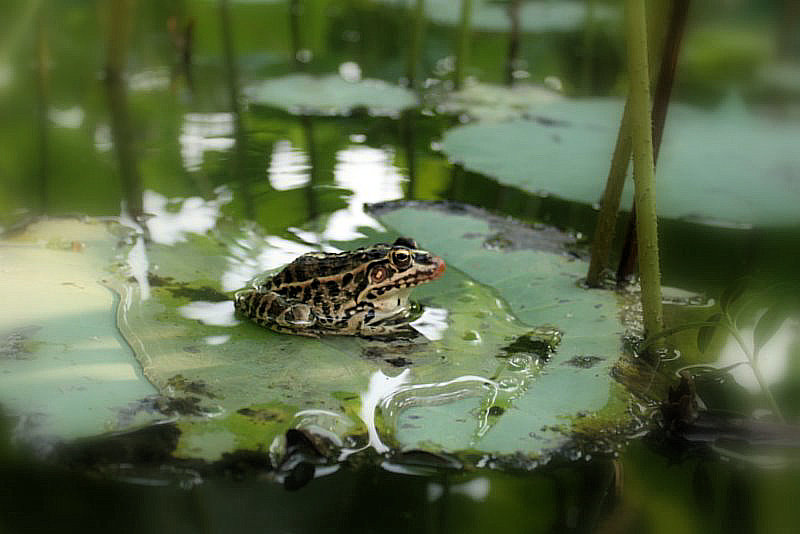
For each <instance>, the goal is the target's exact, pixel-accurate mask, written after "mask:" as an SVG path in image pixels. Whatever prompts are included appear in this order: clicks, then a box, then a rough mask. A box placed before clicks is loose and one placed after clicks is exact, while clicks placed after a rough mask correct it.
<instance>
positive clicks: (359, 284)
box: [234, 237, 445, 337]
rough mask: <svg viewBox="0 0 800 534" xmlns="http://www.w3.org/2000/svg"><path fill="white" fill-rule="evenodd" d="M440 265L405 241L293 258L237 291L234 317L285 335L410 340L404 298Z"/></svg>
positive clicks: (437, 273)
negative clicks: (401, 337) (397, 335)
mask: <svg viewBox="0 0 800 534" xmlns="http://www.w3.org/2000/svg"><path fill="white" fill-rule="evenodd" d="M444 269H445V264H444V261H443V260H442V259H441V258H439V257H438V256H433V255H431V254H430V253H429V252H426V251H424V250H420V249H418V248H417V244H416V242H415V241H414V240H413V239H411V238H408V237H401V238H398V239H397V240H396V241H395V242H394V243H393V244H391V245H388V244H386V243H378V244H376V245H373V246H371V247H366V248H359V249H357V250H352V251H347V252H340V253H314V252H312V253H309V254H304V255H303V256H300V257H299V258H297V259H296V260H294V261H293V262H292V263H290V264H289V265H287V266H286V267H285V268H284V269H283V270H282V271H281V272H279V273H278V274H276V275H274V276H271V277H267V278H261V279H258V278H257V279H256V280H255V281H254V282H253V284H252V286H251V287H249V288H246V289H242V290H240V291H238V292H237V293H236V295H235V297H234V304H235V307H236V309H237V310H238V311H239V312H240V313H241V314H243V315H245V316H247V317H249V318H250V319H252V320H253V321H255V322H256V323H258V324H260V325H262V326H266V327H268V328H271V329H273V330H276V331H278V332H286V333H292V334H300V335H304V336H312V337H317V336H320V335H323V334H338V335H361V336H384V335H390V334H395V333H400V332H409V331H410V327H409V325H408V320H407V319H408V317H409V302H408V297H409V294H410V293H411V290H412V289H413V288H414V287H416V286H418V285H420V284H423V283H425V282H430V281H431V280H433V279H435V278H437V277H439V276H440V275H441V274H442V272H444Z"/></svg>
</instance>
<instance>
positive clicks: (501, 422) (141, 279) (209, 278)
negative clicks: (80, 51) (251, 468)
mask: <svg viewBox="0 0 800 534" xmlns="http://www.w3.org/2000/svg"><path fill="white" fill-rule="evenodd" d="M379 216H380V218H381V220H382V221H383V222H384V223H385V224H387V225H389V226H391V227H393V228H395V229H396V230H398V232H401V233H403V234H406V235H416V236H417V237H419V238H420V242H421V245H422V246H424V247H426V248H428V249H430V250H432V251H434V252H436V253H437V254H440V255H442V256H443V257H444V258H445V259H446V261H447V262H448V264H449V269H448V271H447V273H446V274H445V276H443V277H442V278H441V279H439V280H436V281H435V282H434V283H431V284H428V285H425V286H423V287H420V288H418V289H417V290H415V293H414V295H415V298H416V299H417V300H418V301H419V303H420V305H421V307H422V308H421V310H422V315H421V317H420V318H419V319H418V320H417V321H415V322H414V323H413V324H414V326H415V328H417V329H418V330H419V331H420V332H423V333H424V334H425V337H419V338H417V339H414V340H406V341H396V342H391V343H389V342H387V341H385V340H367V339H362V338H356V337H346V336H345V337H341V336H332V337H323V338H321V339H311V338H305V337H300V336H292V335H285V334H277V333H275V332H272V331H269V330H266V329H264V328H261V327H259V326H257V325H255V324H254V323H252V322H250V321H247V320H242V319H241V318H238V317H236V316H235V315H234V313H233V306H232V303H231V300H230V292H231V290H233V289H236V288H238V287H240V286H241V285H244V280H245V279H246V278H248V277H249V276H251V275H252V274H253V273H254V272H258V271H260V270H262V269H264V268H267V267H270V266H273V267H274V266H279V265H282V264H283V263H285V262H286V261H287V259H288V258H289V257H290V256H293V255H297V254H299V253H301V252H302V251H303V250H302V248H301V247H299V245H297V244H292V243H289V242H288V241H286V240H278V239H275V238H272V237H269V236H262V235H260V234H258V232H256V231H255V230H253V229H248V228H244V229H238V228H226V227H222V228H221V227H217V228H216V229H215V230H214V232H213V233H207V234H198V233H192V232H186V233H183V234H181V236H180V238H179V239H171V240H169V244H159V243H158V242H156V241H151V242H150V243H149V244H148V246H147V247H145V246H144V240H143V239H141V238H140V237H136V236H132V235H131V234H130V232H129V231H126V230H125V229H123V228H121V227H119V226H116V225H114V224H112V223H106V224H98V223H93V222H87V223H79V222H74V224H75V225H77V226H76V227H75V228H73V227H71V226H69V225H63V226H60V225H56V226H55V227H54V228H55V230H54V232H53V234H52V236H53V237H52V239H50V242H51V244H52V245H51V246H53V247H55V250H56V251H55V252H53V253H54V254H57V255H58V258H55V257H53V258H50V257H49V256H46V257H45V256H40V255H38V252H37V255H35V257H34V258H33V260H34V261H35V262H36V263H34V264H37V265H45V266H51V265H55V264H64V262H66V261H67V260H68V259H69V258H70V257H71V256H69V255H74V256H75V257H77V258H85V261H84V263H85V265H84V263H82V264H81V267H80V269H79V271H80V272H82V273H83V274H82V275H81V276H80V277H70V278H69V280H68V281H69V282H71V283H77V284H79V285H81V286H87V285H90V282H91V284H94V285H97V279H98V278H103V279H105V280H107V281H108V283H110V284H112V285H114V287H115V288H116V289H117V291H118V292H119V294H120V298H119V309H118V310H117V313H116V314H114V313H113V312H112V307H111V306H110V305H109V302H105V303H103V305H102V306H99V305H98V306H99V307H98V310H97V313H96V314H95V315H93V316H90V315H86V314H84V313H83V312H81V310H82V307H81V306H78V307H77V308H76V307H75V306H73V305H72V304H71V303H66V304H65V303H64V302H63V300H52V299H50V300H48V297H47V296H46V295H45V294H42V295H39V294H38V293H36V295H37V297H36V298H34V299H32V302H31V306H30V307H31V308H32V309H35V310H45V311H47V314H46V315H47V316H48V317H50V318H51V319H50V320H51V321H55V322H58V323H59V324H62V325H64V326H65V327H66V326H67V325H69V328H71V329H72V330H74V331H75V332H79V333H80V335H81V336H82V338H83V336H86V335H89V334H88V332H89V331H87V332H84V331H83V330H81V329H80V328H77V327H76V326H75V325H76V324H79V325H86V326H87V327H91V328H90V331H91V332H95V331H97V330H96V328H95V326H96V325H98V324H107V325H110V326H111V327H112V328H113V326H114V323H113V319H114V318H115V317H116V318H117V320H118V326H119V328H120V330H121V332H122V333H123V335H124V337H125V339H126V340H127V341H128V343H129V344H130V346H131V347H132V348H133V349H134V351H135V353H136V357H137V358H138V360H139V362H140V363H141V366H142V369H143V371H144V374H145V376H146V377H147V378H148V379H149V381H150V382H151V383H152V384H153V385H154V386H155V387H156V388H157V390H158V392H159V393H160V395H158V396H154V395H153V393H154V392H153V390H152V388H151V387H150V385H149V384H147V382H145V381H143V380H142V379H141V374H139V373H138V372H137V371H135V367H134V366H135V364H134V362H133V360H132V358H131V356H130V354H129V353H128V352H126V351H124V350H123V351H122V352H121V354H124V362H125V363H124V365H125V366H126V368H127V369H133V370H131V371H130V372H129V374H130V375H131V385H132V386H136V387H135V388H134V389H126V388H123V387H120V386H122V385H124V383H121V382H118V381H117V380H116V379H114V378H112V377H108V379H105V378H104V377H103V376H97V377H94V381H95V382H97V385H96V387H98V388H102V389H103V390H104V391H113V392H114V395H115V396H112V397H108V398H107V397H102V398H99V400H98V402H95V404H90V406H89V407H88V408H84V409H82V410H76V412H75V414H69V417H66V416H63V420H61V419H59V417H62V412H63V411H64V408H60V407H59V408H58V410H56V413H53V414H52V415H51V417H52V418H53V419H54V420H56V421H57V423H58V424H55V425H53V428H54V429H56V430H54V433H55V434H56V435H57V437H61V438H64V437H74V436H76V435H86V434H87V433H91V432H96V433H100V432H101V431H102V429H103V425H107V422H108V417H105V416H98V413H103V414H105V413H107V414H110V415H111V416H113V417H112V421H120V420H123V419H124V421H123V423H124V424H123V423H117V424H116V425H115V426H114V427H113V428H117V429H122V428H125V427H126V426H125V425H126V424H127V425H128V426H129V425H131V424H133V423H134V421H138V422H142V421H146V420H150V421H152V420H153V419H154V418H159V417H164V416H169V417H171V418H176V419H177V427H178V429H179V431H180V437H179V440H178V444H177V449H176V450H175V451H174V454H175V455H177V456H180V457H187V458H200V459H205V460H215V459H218V458H220V457H221V456H222V455H223V454H225V453H227V452H232V451H235V450H250V451H270V453H271V454H273V455H274V457H275V459H278V460H279V459H280V455H281V454H282V452H281V451H282V450H283V447H284V444H285V441H284V436H285V435H286V432H287V430H289V429H293V428H294V429H299V430H302V431H303V433H304V435H308V436H311V437H313V439H315V440H318V441H319V443H322V444H326V445H325V446H323V447H321V450H323V451H327V452H325V453H324V454H327V455H328V456H329V459H330V460H336V458H338V457H339V455H340V454H341V453H342V452H343V453H345V454H354V453H357V452H359V451H361V450H366V449H369V450H374V451H378V452H391V451H402V450H407V449H422V450H426V451H429V452H434V453H442V454H445V455H457V456H458V458H459V459H460V461H463V462H467V463H474V462H476V461H478V460H479V455H480V454H489V455H491V456H492V457H493V458H495V460H493V461H494V462H496V465H509V464H513V465H516V466H521V467H528V468H530V467H533V466H535V465H537V464H538V463H540V462H542V461H545V460H546V459H547V458H548V457H550V456H551V455H552V454H556V453H560V452H565V451H567V450H569V451H572V452H571V453H570V454H582V453H587V452H592V451H610V450H613V449H614V448H615V447H617V446H618V445H619V443H620V439H622V434H620V430H621V429H622V428H624V427H625V426H626V425H629V424H631V420H630V415H629V410H628V402H629V394H628V393H627V392H626V390H625V389H624V388H623V387H622V386H621V385H620V384H618V383H617V382H616V381H615V380H614V379H613V378H612V368H614V366H615V365H617V364H618V359H619V357H620V354H621V336H622V333H623V330H624V327H623V325H622V324H621V323H620V322H619V319H618V316H619V304H620V302H618V300H619V298H620V297H618V295H617V294H615V293H613V292H609V291H604V290H588V289H584V288H583V287H582V286H581V283H580V281H581V278H582V276H583V273H584V272H585V270H586V264H585V262H583V261H581V260H577V259H575V257H574V256H572V255H569V254H566V253H565V252H564V251H565V247H564V244H565V242H567V241H568V238H567V237H566V236H563V235H561V234H557V233H556V232H554V231H553V230H531V229H529V228H527V227H524V226H521V225H517V224H514V223H511V222H509V221H507V220H504V219H499V218H498V219H494V218H491V217H488V216H486V215H485V214H483V213H482V212H479V211H477V210H468V209H466V208H465V209H459V210H447V209H435V208H429V207H423V206H411V207H408V206H407V207H398V206H394V207H384V208H383V209H382V210H381V211H380V215H379ZM433 227H435V228H437V232H436V234H435V235H433V234H432V233H431V232H429V229H430V228H433ZM36 228H38V227H37V226H33V227H31V231H33V230H34V229H36ZM95 228H102V230H103V232H104V233H103V234H102V236H100V237H98V239H96V240H95V241H88V240H86V239H87V238H81V239H84V241H82V242H86V243H87V245H86V251H92V252H91V254H89V253H88V252H73V251H72V250H71V247H73V245H72V241H71V239H72V238H73V236H85V235H86V231H88V230H87V229H89V230H92V229H95ZM37 235H39V234H37ZM65 236H66V237H65ZM117 236H122V238H123V239H122V241H121V242H120V240H119V238H118V237H117ZM393 237H394V235H393V234H389V235H386V234H383V235H380V236H376V239H380V240H383V241H388V240H391V239H392V238H393ZM131 238H135V239H134V240H133V241H132V240H131ZM30 239H31V240H33V239H39V240H41V235H39V237H36V238H33V237H31V238H30ZM31 242H33V241H31ZM134 242H135V244H133V245H132V244H131V243H134ZM120 243H121V244H120ZM349 246H355V244H350V245H349ZM118 247H122V248H118ZM4 250H5V249H4ZM21 250H24V247H23V248H22V249H21ZM31 250H36V251H41V250H50V249H47V248H46V247H45V246H42V245H36V246H32V245H31ZM94 252H97V253H98V254H99V255H94ZM100 252H102V254H100ZM83 255H85V256H83ZM51 260H58V261H51ZM26 261H27V260H26ZM109 263H110V264H111V265H115V266H116V267H115V269H114V272H112V271H109V270H108V269H107V267H108V266H109ZM4 265H5V264H4ZM19 265H20V267H19V269H18V270H19V271H24V270H25V268H24V267H25V266H26V265H28V264H27V263H25V262H23V261H20V262H19ZM98 265H99V266H98ZM126 265H127V267H125V266H126ZM28 266H29V265H28ZM40 270H41V269H40ZM51 272H53V273H55V272H56V271H52V270H51ZM57 272H58V274H57V275H55V274H54V280H55V281H54V282H53V283H52V284H50V285H42V288H41V291H49V290H52V291H57V290H58V288H57V287H56V285H58V284H60V283H61V280H62V278H61V277H62V276H63V275H64V273H63V272H62V271H60V270H58V271H57ZM66 272H69V271H66ZM17 285H18V286H19V287H20V288H23V289H22V290H17V292H18V293H19V292H20V291H23V292H26V291H28V289H27V288H28V287H30V282H25V283H24V284H23V283H18V284H17ZM65 287H69V286H65ZM13 290H14V289H13V286H8V287H6V286H4V291H3V295H4V297H7V296H8V294H9V292H12V291H13ZM36 291H38V289H36ZM65 291H66V290H65ZM81 291H83V290H81ZM104 291H106V297H107V298H110V295H111V293H109V292H108V291H107V290H104ZM25 294H26V295H28V294H29V293H25ZM59 299H60V297H59ZM76 302H77V303H78V304H80V301H76ZM76 311H78V312H80V313H77V315H76ZM37 313H40V316H41V317H44V316H45V314H44V311H39V312H37ZM19 324H20V325H25V324H27V322H25V321H22V322H20V323H19ZM47 326H48V325H47V324H46V325H45V327H47ZM70 335H73V334H72V333H71V332H66V331H64V330H60V331H53V333H52V335H50V336H49V337H47V338H46V339H45V338H42V339H41V341H46V342H47V343H52V344H53V346H54V347H57V349H55V350H54V351H52V352H53V354H55V352H57V351H63V347H64V344H65V343H67V342H69V339H71V338H70ZM426 338H427V339H426ZM109 339H110V338H109ZM115 339H118V338H115ZM117 344H118V345H119V343H118V342H117ZM104 346H105V345H104ZM121 347H122V349H124V348H125V347H124V346H121ZM100 352H101V353H102V354H101V355H102V358H104V360H103V361H106V360H105V359H108V358H109V357H110V356H113V355H109V354H107V352H106V351H105V350H103V351H100ZM37 354H38V353H37ZM71 357H73V358H74V364H75V365H77V366H81V365H84V364H85V362H86V361H89V362H94V361H95V360H93V359H92V358H95V357H96V356H95V355H94V354H92V352H91V351H89V347H88V346H84V345H80V346H76V347H75V350H74V355H73V356H71ZM18 363H19V362H18V361H16V360H15V361H3V362H2V364H3V366H4V368H6V366H8V365H17V364H18ZM60 365H61V363H60V362H58V361H57V360H55V359H50V360H48V361H43V362H42V367H41V369H42V373H43V375H44V376H48V375H58V373H60V372H61V371H60V370H59V369H60ZM79 368H80V367H79ZM87 369H88V367H87ZM0 376H2V375H0ZM18 376H19V375H15V378H17V377H18ZM134 378H136V379H137V380H133V379H134ZM43 383H44V382H36V383H35V384H32V385H34V386H36V385H41V384H43ZM40 390H41V388H35V387H34V388H30V387H29V388H28V390H27V392H26V397H25V399H24V400H25V402H28V403H30V402H32V401H37V402H39V401H41V402H46V403H49V404H50V405H53V406H55V405H59V406H61V405H63V406H65V407H68V408H67V409H69V408H73V409H74V408H75V407H76V406H78V405H79V403H81V402H83V401H84V400H85V395H84V394H83V393H82V392H79V391H77V390H75V389H73V388H70V389H66V390H64V391H59V397H58V400H55V399H53V398H52V397H51V396H48V395H46V394H44V393H42V392H41V391H40ZM8 391H9V390H8V389H7V388H3V389H2V392H3V397H2V401H3V402H4V404H8V405H9V406H10V407H11V408H13V409H14V410H15V413H17V414H18V415H20V416H24V417H28V416H30V415H31V414H30V411H29V410H30V408H26V407H25V406H23V405H22V404H14V402H15V401H14V398H13V395H11V394H9V393H8ZM148 399H149V400H148ZM136 400H139V401H140V402H134V401H136ZM120 414H125V416H126V417H125V418H122V419H121V418H120ZM148 418H149V419H148ZM75 421H77V426H78V427H81V428H83V430H82V432H81V433H78V434H76V433H74V432H67V431H65V430H64V428H65V427H66V423H67V422H70V423H75ZM106 428H107V427H106ZM476 454H477V456H476Z"/></svg>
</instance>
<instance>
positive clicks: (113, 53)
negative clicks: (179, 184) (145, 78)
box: [105, 0, 144, 219]
mask: <svg viewBox="0 0 800 534" xmlns="http://www.w3.org/2000/svg"><path fill="white" fill-rule="evenodd" d="M134 6H135V0H114V1H113V2H111V3H110V6H109V14H108V26H107V28H108V49H107V50H108V59H107V62H106V80H105V82H106V91H107V93H108V105H109V112H110V118H111V138H112V139H113V140H114V150H115V152H116V154H117V162H118V164H119V174H120V178H121V181H122V191H123V194H124V196H125V201H126V206H127V211H128V214H129V215H130V216H131V217H133V218H134V219H136V218H137V217H140V216H141V215H142V213H143V211H144V210H143V207H142V179H141V177H140V175H139V167H138V162H137V158H136V154H135V151H134V146H133V143H134V136H133V129H132V125H131V120H130V114H129V112H128V96H127V87H126V86H125V80H124V79H123V75H124V71H125V67H126V64H127V60H128V49H129V47H130V33H131V21H132V20H133V13H132V12H133V9H134Z"/></svg>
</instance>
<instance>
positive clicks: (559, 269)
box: [377, 205, 629, 464]
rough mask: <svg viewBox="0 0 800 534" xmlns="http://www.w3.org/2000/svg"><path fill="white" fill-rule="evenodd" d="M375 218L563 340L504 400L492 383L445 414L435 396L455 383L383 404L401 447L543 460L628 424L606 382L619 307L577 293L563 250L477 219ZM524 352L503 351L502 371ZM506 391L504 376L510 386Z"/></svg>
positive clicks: (598, 294)
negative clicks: (580, 438) (580, 439)
mask: <svg viewBox="0 0 800 534" xmlns="http://www.w3.org/2000/svg"><path fill="white" fill-rule="evenodd" d="M377 213H378V216H379V218H380V220H381V221H382V222H384V223H385V224H386V225H388V226H390V227H391V228H393V229H395V230H397V231H399V232H400V233H404V234H408V235H419V236H424V238H423V239H422V245H423V246H425V247H426V248H427V249H428V250H434V251H436V253H437V254H440V255H441V256H442V257H443V258H444V259H445V261H447V262H448V264H450V265H455V266H457V267H458V268H459V269H460V270H462V271H463V272H464V274H466V275H467V276H469V277H470V278H472V279H473V280H475V281H476V282H477V283H481V284H486V285H489V286H491V287H492V288H494V290H495V291H496V292H497V295H498V297H500V298H502V299H503V300H504V301H505V302H507V303H508V305H509V307H510V311H511V312H512V313H513V315H514V316H515V317H516V318H518V319H519V320H521V321H522V322H523V323H525V324H527V325H531V326H535V327H539V328H541V327H543V326H544V327H547V326H549V327H551V328H556V329H557V330H558V331H559V337H560V342H559V343H558V345H557V347H556V349H555V352H554V353H553V354H552V355H550V357H549V359H548V361H547V364H546V366H545V368H544V370H543V372H542V373H541V374H540V375H538V376H536V377H535V378H534V379H532V380H531V381H529V383H528V384H526V385H525V386H524V391H522V392H520V391H516V392H514V393H513V394H511V395H509V394H508V392H507V391H505V383H506V382H505V379H504V378H499V379H497V380H496V381H495V383H494V385H493V386H490V387H487V385H484V391H483V392H482V394H480V395H479V394H478V393H477V392H476V391H475V390H474V388H473V390H471V391H466V392H464V394H463V395H461V396H456V397H457V400H456V401H455V402H453V403H452V405H450V404H445V403H442V402H441V400H440V399H439V397H441V396H447V395H448V393H447V392H448V391H449V390H450V389H452V388H453V387H454V386H455V387H458V386H459V384H433V383H431V384H428V385H426V386H419V385H416V386H411V387H409V388H407V389H406V390H404V391H401V392H399V393H398V394H397V396H396V397H392V398H389V399H387V400H386V401H385V402H384V412H385V413H388V414H389V416H390V417H391V418H392V420H393V421H394V422H395V424H394V427H395V429H396V430H395V432H396V434H395V437H396V439H397V441H398V445H399V446H401V447H404V448H422V449H428V450H438V451H453V450H457V451H467V450H469V451H472V452H474V453H481V454H487V453H488V454H489V455H490V456H491V457H492V458H496V457H497V456H507V457H509V458H510V457H515V458H516V459H517V460H520V456H519V454H520V453H521V455H522V458H528V459H529V460H530V459H535V458H539V459H541V457H542V456H543V455H546V453H547V452H548V451H553V450H557V449H559V448H564V447H569V446H570V445H575V444H576V442H575V437H576V435H580V434H582V433H583V432H584V431H585V432H586V433H587V434H588V435H590V436H591V438H590V439H591V440H593V442H594V445H595V446H600V443H603V437H602V436H603V435H604V434H605V433H606V432H608V431H610V430H611V429H616V428H619V427H620V426H624V425H625V424H626V423H628V422H629V420H628V416H627V415H626V414H627V402H628V399H629V395H628V394H627V393H626V392H625V390H624V389H623V388H622V386H620V385H619V384H617V383H616V382H615V381H614V380H613V379H612V378H611V370H612V368H613V367H614V365H615V364H616V363H617V361H618V359H619V356H620V355H621V352H622V351H621V337H622V333H623V330H624V327H623V325H622V324H621V323H620V319H619V317H618V315H619V305H620V303H619V302H618V297H617V295H615V294H614V293H613V292H609V291H605V290H588V289H585V288H583V287H582V286H581V279H582V277H583V276H585V273H586V268H587V265H586V263H585V262H584V261H582V260H579V259H576V258H574V257H571V256H569V255H567V254H564V253H563V249H562V251H560V252H556V251H554V250H557V249H558V247H554V246H552V244H550V245H548V244H546V243H545V242H544V240H543V239H542V236H541V235H537V232H536V231H530V230H527V231H526V230H524V229H520V227H518V226H517V225H513V224H509V223H507V222H503V221H502V220H500V219H496V220H494V219H491V218H487V217H486V216H484V215H481V214H479V212H477V210H475V211H473V210H469V211H466V212H464V213H458V212H457V211H456V212H452V211H449V210H446V209H437V208H433V209H431V208H429V207H423V206H416V207H394V206H391V205H390V206H389V207H388V208H387V207H382V208H379V209H378V210H377ZM430 228H436V229H437V231H436V232H435V233H432V232H430V231H429V230H426V229H430ZM530 351H531V348H530V345H528V344H527V343H526V342H525V341H524V340H522V341H520V339H518V340H517V341H515V342H513V343H510V344H509V346H508V347H507V354H509V355H510V356H511V357H510V358H509V360H507V361H506V363H505V365H506V366H507V368H513V367H514V365H516V364H515V358H514V356H520V355H521V356H522V360H523V361H524V359H525V355H528V354H530ZM513 382H514V381H513V378H510V377H509V381H508V383H510V384H513ZM487 389H488V390H489V392H488V393H487V392H486V390H487ZM476 414H478V415H479V417H478V421H475V415H476ZM481 417H482V419H481ZM600 448H602V447H601V446H600ZM499 461H500V462H501V463H502V460H499ZM522 463H523V464H525V461H524V460H522Z"/></svg>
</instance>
